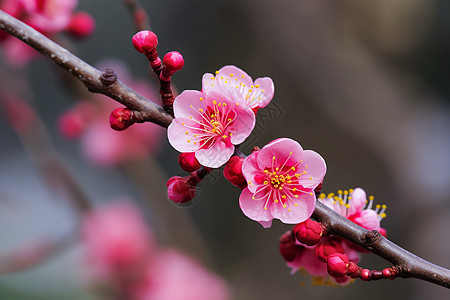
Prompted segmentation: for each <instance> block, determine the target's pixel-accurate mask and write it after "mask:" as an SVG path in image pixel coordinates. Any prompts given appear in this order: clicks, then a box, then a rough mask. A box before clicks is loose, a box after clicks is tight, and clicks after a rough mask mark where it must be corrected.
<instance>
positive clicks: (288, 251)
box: [280, 230, 299, 262]
mask: <svg viewBox="0 0 450 300" xmlns="http://www.w3.org/2000/svg"><path fill="white" fill-rule="evenodd" d="M298 251H299V247H298V246H297V245H296V244H295V238H294V234H293V232H292V230H289V231H286V232H285V233H284V234H283V235H282V236H281V238H280V253H281V255H282V256H283V258H284V260H285V261H287V262H290V261H293V260H294V259H295V257H296V256H297V253H298Z"/></svg>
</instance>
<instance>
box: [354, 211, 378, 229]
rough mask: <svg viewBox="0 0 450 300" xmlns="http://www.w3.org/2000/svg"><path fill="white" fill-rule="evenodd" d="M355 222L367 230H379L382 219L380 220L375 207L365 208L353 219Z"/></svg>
mask: <svg viewBox="0 0 450 300" xmlns="http://www.w3.org/2000/svg"><path fill="white" fill-rule="evenodd" d="M353 222H355V223H356V224H358V225H359V226H361V227H364V228H365V229H367V230H379V229H380V221H379V220H378V215H377V213H376V212H375V211H374V210H373V209H365V210H363V211H362V212H361V213H360V214H359V216H357V217H355V218H354V219H353Z"/></svg>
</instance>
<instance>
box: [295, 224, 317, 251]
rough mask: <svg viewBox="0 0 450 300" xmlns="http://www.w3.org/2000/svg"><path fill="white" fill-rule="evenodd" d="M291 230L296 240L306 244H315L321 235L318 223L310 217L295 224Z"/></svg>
mask: <svg viewBox="0 0 450 300" xmlns="http://www.w3.org/2000/svg"><path fill="white" fill-rule="evenodd" d="M293 231H294V234H295V237H296V239H297V241H299V242H300V243H303V244H305V245H308V246H314V245H315V244H317V243H318V242H319V241H320V237H321V236H322V227H321V226H320V223H319V222H316V221H313V220H311V219H307V220H306V221H304V222H301V223H298V224H297V225H295V227H294V229H293Z"/></svg>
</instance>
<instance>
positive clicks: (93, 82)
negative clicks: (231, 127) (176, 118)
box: [0, 10, 173, 127]
mask: <svg viewBox="0 0 450 300" xmlns="http://www.w3.org/2000/svg"><path fill="white" fill-rule="evenodd" d="M0 29H2V30H4V31H6V32H8V33H9V34H11V35H13V36H15V37H16V38H18V39H20V40H22V41H23V42H25V43H26V44H28V45H30V46H31V47H33V48H34V49H36V50H37V51H38V52H40V53H42V54H43V55H45V56H46V57H47V58H49V59H50V60H51V61H53V62H54V63H55V64H57V65H59V66H60V67H61V68H63V69H65V70H66V71H68V72H69V73H70V74H72V75H73V76H75V77H76V78H77V79H78V80H79V81H81V83H83V84H84V85H85V86H86V88H87V89H88V90H89V91H90V92H93V93H100V94H104V95H106V96H108V97H110V98H112V99H114V100H116V101H118V102H120V103H122V104H123V105H125V106H126V107H128V108H129V109H131V110H133V111H137V112H139V114H140V115H141V116H142V118H143V119H144V120H145V121H148V122H153V123H156V124H158V125H161V126H163V127H167V126H169V124H170V123H171V122H172V119H173V118H172V116H171V115H170V114H168V113H166V112H165V111H164V109H163V108H162V107H160V106H158V105H156V104H154V103H153V102H151V101H150V100H148V99H147V98H145V97H144V96H142V95H140V94H138V93H137V92H136V91H134V90H132V89H130V88H129V87H128V86H126V85H125V84H124V83H122V82H121V81H120V80H117V79H116V80H111V81H108V80H102V75H103V73H102V72H101V71H99V70H97V69H96V68H94V67H93V66H91V65H89V64H88V63H86V62H85V61H83V60H81V59H80V58H78V57H76V56H75V55H73V54H72V53H70V52H69V51H68V50H66V49H64V48H63V47H61V46H59V45H58V44H56V43H55V42H53V41H51V40H50V39H48V38H46V37H45V36H44V35H42V34H40V33H39V32H37V31H36V30H34V29H33V28H31V27H30V26H28V25H26V24H24V23H23V22H21V21H19V20H17V19H16V18H14V17H12V16H10V15H8V14H7V13H5V12H4V11H2V10H0Z"/></svg>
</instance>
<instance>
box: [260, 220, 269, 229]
mask: <svg viewBox="0 0 450 300" xmlns="http://www.w3.org/2000/svg"><path fill="white" fill-rule="evenodd" d="M258 223H259V224H261V225H262V227H264V228H270V227H271V226H272V220H270V221H258Z"/></svg>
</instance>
